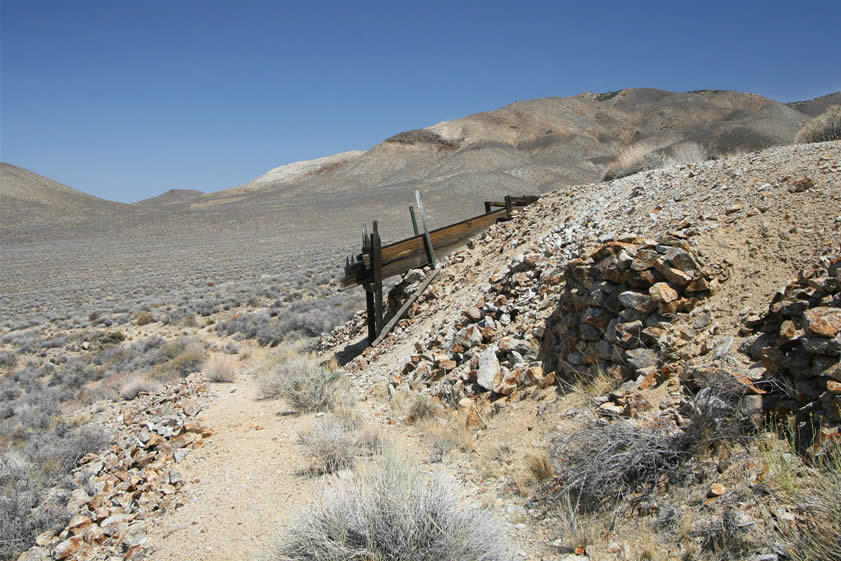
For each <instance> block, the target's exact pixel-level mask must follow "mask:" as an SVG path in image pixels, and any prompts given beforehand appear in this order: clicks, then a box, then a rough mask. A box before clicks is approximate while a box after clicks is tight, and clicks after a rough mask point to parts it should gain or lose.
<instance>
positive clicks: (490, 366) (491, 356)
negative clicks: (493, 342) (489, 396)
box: [476, 346, 500, 390]
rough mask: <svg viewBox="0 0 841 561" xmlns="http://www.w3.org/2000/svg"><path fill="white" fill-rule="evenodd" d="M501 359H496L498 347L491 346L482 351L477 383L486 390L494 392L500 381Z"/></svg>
mask: <svg viewBox="0 0 841 561" xmlns="http://www.w3.org/2000/svg"><path fill="white" fill-rule="evenodd" d="M499 375H500V365H499V359H497V357H496V347H495V346H491V347H488V348H487V349H485V350H484V351H482V353H481V354H480V355H479V371H478V372H477V373H476V382H477V383H478V384H479V385H480V386H482V387H483V388H485V389H486V390H493V388H494V386H495V385H496V384H497V383H498V382H499V381H500V380H498V379H497V377H498V376H499Z"/></svg>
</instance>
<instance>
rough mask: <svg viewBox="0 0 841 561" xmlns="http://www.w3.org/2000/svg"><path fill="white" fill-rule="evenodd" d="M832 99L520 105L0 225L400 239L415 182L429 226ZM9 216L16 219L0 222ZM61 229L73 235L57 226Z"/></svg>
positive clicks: (756, 142) (739, 139) (626, 97)
mask: <svg viewBox="0 0 841 561" xmlns="http://www.w3.org/2000/svg"><path fill="white" fill-rule="evenodd" d="M839 95H841V94H831V95H829V96H824V97H823V98H818V99H815V100H811V101H804V102H799V103H794V104H788V105H787V104H783V103H778V102H776V101H773V100H770V99H767V98H764V97H762V96H759V95H756V94H750V93H740V92H730V91H719V90H703V91H697V92H689V93H677V92H669V91H664V90H656V89H647V88H635V89H625V90H619V91H615V92H609V93H603V94H595V93H583V94H580V95H576V96H572V97H566V98H561V97H549V98H541V99H533V100H528V101H518V102H516V103H513V104H511V105H508V106H505V107H502V108H500V109H497V110H495V111H489V112H484V113H477V114H475V115H470V116H467V117H464V118H461V119H456V120H452V121H445V122H441V123H438V124H435V125H432V126H430V127H427V128H424V129H420V130H412V131H406V132H402V133H399V134H396V135H394V136H392V137H390V138H387V139H385V140H383V141H382V142H380V143H379V144H377V145H376V146H374V147H373V148H371V149H370V150H367V151H365V152H360V151H352V152H344V153H341V154H336V155H334V156H329V157H326V158H319V159H316V160H309V161H305V162H297V163H293V164H289V165H285V166H280V167H278V168H275V169H272V170H270V171H268V172H266V173H265V174H263V175H261V176H259V177H257V178H256V179H254V180H252V181H250V182H248V183H245V184H243V185H241V186H238V187H235V188H232V189H228V190H224V191H219V192H216V193H209V194H201V193H200V192H196V191H187V190H174V191H170V192H169V193H166V194H164V195H161V196H159V197H155V198H153V199H147V200H145V201H141V202H139V203H135V204H134V205H130V207H128V208H130V210H131V211H133V212H130V213H127V212H120V213H117V211H118V210H119V211H125V210H126V207H127V205H118V206H113V207H109V211H113V214H111V215H110V216H111V218H109V214H108V213H104V214H103V213H84V212H83V213H78V212H73V209H76V208H79V205H78V204H76V206H74V205H73V204H71V202H68V203H67V205H68V209H66V210H65V209H64V207H63V206H62V205H63V204H64V203H63V202H61V201H64V200H65V198H56V199H55V203H54V204H53V205H52V206H50V205H49V204H47V205H46V206H43V207H39V206H31V205H30V206H29V207H24V206H21V205H20V204H19V203H16V206H15V207H14V208H12V206H10V205H3V208H2V209H0V220H2V222H3V224H4V225H5V224H10V225H12V226H13V227H14V226H15V225H17V224H35V223H44V222H47V223H50V222H54V221H55V220H56V219H57V218H59V217H61V218H66V219H67V220H68V221H75V222H73V223H74V224H77V225H78V232H77V234H78V235H80V236H84V235H85V233H84V232H90V231H96V232H102V231H108V232H110V235H115V234H117V233H128V234H131V235H137V234H142V233H150V232H151V233H155V234H165V233H192V232H196V231H225V230H229V229H231V228H236V229H239V230H243V229H259V230H266V229H268V230H273V231H277V230H278V228H281V229H284V228H290V227H292V226H295V227H296V228H297V227H298V225H300V227H302V228H305V229H307V230H313V229H314V230H318V231H319V233H320V234H321V233H323V234H324V235H327V236H328V238H329V240H331V241H332V240H347V239H349V238H351V237H353V238H354V239H355V236H356V231H357V229H358V227H359V224H360V223H362V222H368V221H370V220H371V219H375V218H376V219H379V220H380V222H381V226H383V227H384V230H385V237H386V238H389V237H391V238H395V237H402V236H404V235H406V234H407V233H408V221H407V220H406V206H407V205H409V204H411V203H412V201H413V192H414V190H415V189H419V190H420V191H421V192H422V193H423V194H424V201H425V206H426V210H427V215H428V219H429V221H430V222H431V224H432V225H433V226H435V225H441V224H443V223H446V222H450V221H454V220H457V219H461V218H464V217H466V216H470V215H472V214H476V213H478V212H480V211H481V208H482V207H481V201H482V200H487V199H491V198H498V197H501V196H503V195H505V194H508V193H511V194H534V193H542V192H546V191H549V190H551V189H556V188H558V187H559V186H563V185H572V184H581V183H588V182H597V181H600V180H601V179H602V178H603V177H604V176H605V173H606V170H607V167H608V163H609V162H610V161H611V160H613V159H615V158H616V157H617V156H618V155H619V154H620V153H621V152H622V151H623V150H624V149H626V148H627V147H629V146H639V147H643V148H644V149H645V150H647V151H650V152H651V153H653V154H663V155H666V156H667V155H669V154H671V153H672V151H674V150H675V149H676V148H677V147H679V146H680V145H682V144H686V143H697V144H699V145H701V146H703V147H704V149H705V150H706V152H707V153H708V154H709V155H711V156H714V155H721V154H725V153H728V152H731V151H734V150H750V149H757V148H762V147H767V146H772V145H780V144H789V143H791V142H792V141H793V139H794V136H795V134H796V132H797V130H798V129H799V127H800V126H801V125H802V123H803V122H804V121H806V120H807V119H808V118H810V117H811V116H812V115H813V114H815V113H819V112H820V110H821V108H823V107H825V106H826V105H827V104H829V103H832V102H833V101H834V100H835V99H836V97H838V96H839ZM833 96H835V97H833ZM8 168H9V169H19V168H13V166H8ZM5 169H6V168H4V170H5ZM21 172H23V170H21ZM7 176H8V173H7V172H5V171H4V175H3V179H2V181H0V193H7V192H9V191H10V188H9V187H7V186H6V183H7V182H9V180H7V179H6V177H7ZM27 177H28V181H30V182H32V184H33V185H35V186H36V187H38V189H40V190H41V191H38V189H36V191H38V192H42V191H43V192H45V193H47V192H50V193H52V192H56V193H58V192H60V190H58V189H53V190H50V189H46V188H45V187H41V183H39V182H40V181H41V179H43V178H41V179H37V178H39V176H36V175H34V174H30V175H29V176H27ZM36 179H37V180H36ZM15 181H17V183H18V184H20V183H21V181H22V180H15ZM44 181H46V180H44ZM61 187H62V188H64V189H68V188H66V187H64V186H61ZM45 189H46V190H45ZM11 191H13V192H14V190H13V189H12V190H11ZM17 191H18V192H19V191H21V189H20V187H18V188H17ZM9 196H10V195H5V197H7V198H8V197H9ZM11 196H12V198H13V200H15V201H17V200H19V199H20V195H17V196H15V195H11ZM16 197H17V198H16ZM44 198H46V199H49V197H47V196H46V195H44ZM69 200H70V199H68V201H69ZM94 200H96V199H93V198H91V201H94ZM102 202H104V201H102ZM91 204H93V202H91ZM114 204H115V205H116V203H114ZM10 212H11V213H13V214H14V215H20V216H19V217H17V218H13V219H8V220H7V217H6V214H9V213H10ZM86 214H90V218H86ZM45 217H46V218H47V219H46V220H45ZM69 223H70V222H65V226H66V225H67V224H69ZM31 235H40V236H50V235H54V234H51V233H50V232H49V231H48V230H46V229H42V230H39V232H37V233H36V232H33V231H29V232H27V236H31ZM61 235H62V236H67V235H73V232H71V231H70V230H69V229H68V228H67V227H63V228H62V229H61ZM10 237H11V238H15V239H26V238H21V236H20V232H11V231H10V228H8V227H6V228H0V238H7V239H8V238H10ZM325 241H328V240H327V238H325Z"/></svg>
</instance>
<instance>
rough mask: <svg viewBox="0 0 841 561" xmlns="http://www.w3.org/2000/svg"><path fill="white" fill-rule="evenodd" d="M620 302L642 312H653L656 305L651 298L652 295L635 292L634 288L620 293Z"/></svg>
mask: <svg viewBox="0 0 841 561" xmlns="http://www.w3.org/2000/svg"><path fill="white" fill-rule="evenodd" d="M619 302H620V303H621V304H622V305H623V306H625V307H627V308H631V309H633V310H636V311H638V312H640V313H643V314H647V313H650V312H653V311H654V309H655V308H656V305H655V304H654V302H652V300H651V296H649V295H648V294H643V293H641V292H634V291H633V290H626V291H625V292H622V293H620V294H619Z"/></svg>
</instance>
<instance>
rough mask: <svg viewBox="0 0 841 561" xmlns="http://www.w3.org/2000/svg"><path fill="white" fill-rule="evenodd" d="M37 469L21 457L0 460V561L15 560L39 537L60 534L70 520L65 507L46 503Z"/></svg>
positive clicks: (10, 456)
mask: <svg viewBox="0 0 841 561" xmlns="http://www.w3.org/2000/svg"><path fill="white" fill-rule="evenodd" d="M35 469H36V468H35V466H33V465H32V464H31V463H30V462H28V461H26V459H25V458H23V457H22V456H21V455H19V454H15V453H8V452H7V453H6V454H5V455H4V456H2V457H0V536H2V538H0V560H3V561H7V560H12V559H16V558H17V557H18V555H19V554H20V553H21V552H22V551H24V550H25V549H27V548H28V547H29V546H30V545H31V544H32V543H33V542H34V541H35V537H36V536H37V535H38V534H40V533H41V532H43V531H44V530H46V529H50V528H52V529H55V530H58V529H59V528H60V527H62V526H64V524H65V523H66V522H67V519H68V518H69V513H68V512H67V510H66V509H65V508H64V507H62V506H60V505H57V504H55V503H54V502H52V501H47V500H44V491H43V486H42V485H41V484H40V482H38V481H36V480H35V479H34V478H33V477H32V474H33V471H34V470H35Z"/></svg>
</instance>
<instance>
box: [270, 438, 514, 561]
mask: <svg viewBox="0 0 841 561" xmlns="http://www.w3.org/2000/svg"><path fill="white" fill-rule="evenodd" d="M272 558H273V559H276V560H278V561H292V560H302V559H306V560H310V561H351V560H361V559H383V560H385V559H389V560H393V561H440V560H442V559H446V560H448V561H503V560H506V561H507V560H509V559H512V558H513V555H512V552H511V551H510V549H509V547H508V544H507V541H506V539H505V533H504V529H503V527H502V526H501V525H500V524H499V522H497V521H496V520H495V519H494V518H493V517H492V516H491V515H490V513H489V512H487V511H486V510H483V509H481V508H479V507H478V506H475V505H472V504H466V503H464V501H462V500H461V499H460V497H459V496H458V494H457V492H456V491H455V489H454V488H453V487H452V485H451V484H450V483H449V482H448V481H447V480H445V479H443V478H439V477H429V476H427V475H426V474H424V473H422V472H421V471H420V470H419V469H418V467H417V466H415V465H414V464H412V463H411V462H409V461H408V460H406V459H405V458H403V457H401V456H400V455H399V454H398V453H397V452H396V451H395V449H394V448H389V449H387V450H386V452H385V453H384V455H383V457H382V461H381V462H379V463H378V464H377V465H373V466H367V467H366V468H365V469H361V470H359V471H358V473H356V474H355V477H353V478H352V479H349V480H339V479H336V480H333V481H331V482H330V483H329V484H327V485H326V486H325V488H324V489H323V490H322V491H321V493H320V495H319V496H318V497H317V498H316V499H315V501H314V502H313V503H312V504H310V505H309V507H308V508H307V509H306V510H305V511H304V512H303V513H302V514H301V515H300V517H299V518H298V520H297V521H296V522H295V523H294V524H293V525H292V526H291V527H290V528H289V530H287V532H286V534H285V536H284V537H283V540H282V542H281V544H280V546H279V547H278V549H277V551H276V553H275V555H274V556H273V557H272Z"/></svg>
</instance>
